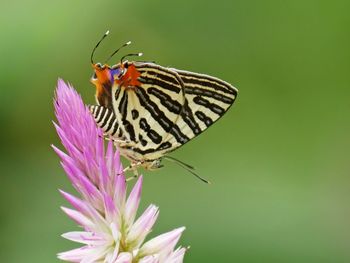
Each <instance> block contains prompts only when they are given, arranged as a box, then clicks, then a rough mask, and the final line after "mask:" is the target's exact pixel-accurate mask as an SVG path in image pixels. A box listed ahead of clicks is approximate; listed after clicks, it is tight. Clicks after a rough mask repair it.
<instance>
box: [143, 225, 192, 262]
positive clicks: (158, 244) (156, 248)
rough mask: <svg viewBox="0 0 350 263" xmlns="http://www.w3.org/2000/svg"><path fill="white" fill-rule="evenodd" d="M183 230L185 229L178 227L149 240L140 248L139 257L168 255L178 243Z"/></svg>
mask: <svg viewBox="0 0 350 263" xmlns="http://www.w3.org/2000/svg"><path fill="white" fill-rule="evenodd" d="M184 230H185V227H180V228H177V229H174V230H172V231H170V232H167V233H164V234H162V235H159V236H157V237H155V238H153V239H151V240H149V241H148V242H146V243H145V244H144V245H143V246H142V247H141V248H140V251H139V257H144V256H147V255H152V254H159V253H165V254H167V253H170V251H172V250H173V249H174V247H175V245H176V243H177V242H178V241H179V239H180V237H181V234H182V232H183V231H184Z"/></svg>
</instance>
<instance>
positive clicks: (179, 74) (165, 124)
mask: <svg viewBox="0 0 350 263" xmlns="http://www.w3.org/2000/svg"><path fill="white" fill-rule="evenodd" d="M108 33H109V32H108V31H107V32H106V34H105V35H104V36H103V37H102V38H101V39H100V41H99V42H98V43H97V44H96V46H95V48H94V49H93V51H92V53H91V64H92V67H93V70H94V74H93V76H92V78H91V82H92V83H93V84H94V85H95V87H96V95H95V97H96V101H97V104H98V105H92V106H90V111H91V113H92V114H93V116H94V118H95V121H96V123H97V125H98V126H99V127H100V128H101V129H102V130H103V132H104V133H105V135H106V136H109V137H110V138H111V139H113V140H114V142H115V144H116V145H117V147H118V148H119V150H120V153H121V155H123V156H124V157H126V158H127V159H129V160H130V161H131V166H130V167H139V166H142V167H144V168H145V169H147V170H154V169H158V168H160V167H162V164H161V160H162V158H167V159H168V160H171V161H176V162H177V163H178V164H180V165H181V166H183V167H184V168H186V169H188V170H190V171H191V172H192V170H193V167H192V166H190V165H187V164H185V163H183V162H181V161H179V160H177V159H174V158H172V157H170V156H167V154H168V153H170V152H172V151H174V150H175V149H177V148H179V147H180V146H182V145H184V144H185V143H187V142H188V141H190V140H191V139H192V138H194V137H196V136H198V135H199V134H200V133H202V132H203V131H205V130H206V129H207V128H208V127H210V126H211V125H212V124H213V123H214V122H215V121H217V120H218V119H219V118H220V117H222V116H223V115H224V113H225V112H226V111H227V110H228V109H229V108H230V107H231V106H232V104H233V102H234V101H235V99H236V97H237V93H238V90H237V89H236V88H235V87H233V86H232V85H231V84H229V83H227V82H225V81H223V80H220V79H218V78H215V77H212V76H209V75H205V74H199V73H194V72H189V71H185V70H178V69H175V68H168V67H163V66H160V65H157V64H155V63H153V62H141V61H127V60H125V58H126V57H129V56H141V55H142V54H141V53H137V54H127V55H125V56H123V57H122V58H121V60H120V63H118V64H116V65H113V66H110V65H108V64H107V63H104V64H101V63H94V62H93V55H94V52H95V50H96V48H97V47H98V46H99V44H100V43H101V42H102V40H103V39H104V38H105V37H106V36H107V35H108ZM129 44H130V42H127V43H125V44H124V45H123V46H121V47H120V48H118V49H117V50H116V51H115V52H114V53H112V54H111V56H110V57H109V59H110V58H111V57H113V56H114V55H115V54H116V53H117V52H118V51H119V50H120V49H121V48H123V47H125V46H127V45H129ZM109 59H108V60H109ZM108 60H107V61H108ZM124 60H125V61H124ZM195 175H196V174H195ZM196 176H197V175H196ZM197 177H198V176H197ZM200 179H201V180H203V181H205V180H204V179H203V178H200Z"/></svg>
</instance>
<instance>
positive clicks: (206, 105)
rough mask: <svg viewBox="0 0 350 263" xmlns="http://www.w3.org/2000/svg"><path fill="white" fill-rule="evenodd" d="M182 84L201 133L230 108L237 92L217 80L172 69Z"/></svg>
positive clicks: (230, 86)
mask: <svg viewBox="0 0 350 263" xmlns="http://www.w3.org/2000/svg"><path fill="white" fill-rule="evenodd" d="M172 70H174V71H175V72H177V73H178V75H179V76H180V78H181V80H182V81H183V83H184V91H185V97H186V100H187V102H188V105H189V109H190V111H191V114H192V115H193V116H194V120H195V122H196V123H197V124H198V125H199V127H200V130H201V132H203V131H204V130H205V129H207V128H208V127H209V126H211V125H212V124H213V123H214V122H215V121H217V120H218V119H219V118H220V117H221V116H222V115H224V113H225V112H226V111H227V110H228V109H229V108H230V107H231V105H232V104H233V102H234V101H235V99H236V97H237V93H238V90H237V89H236V88H234V87H233V86H232V85H230V84H229V83H227V82H225V81H223V80H220V79H218V78H215V77H212V76H209V75H205V74H199V73H194V72H189V71H184V70H178V69H172Z"/></svg>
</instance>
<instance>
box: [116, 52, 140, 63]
mask: <svg viewBox="0 0 350 263" xmlns="http://www.w3.org/2000/svg"><path fill="white" fill-rule="evenodd" d="M142 55H143V53H133V54H127V55H125V56H123V57H122V58H121V59H120V64H123V60H124V59H125V58H127V57H134V56H136V57H141V56H142Z"/></svg>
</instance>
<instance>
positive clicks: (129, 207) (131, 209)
mask: <svg viewBox="0 0 350 263" xmlns="http://www.w3.org/2000/svg"><path fill="white" fill-rule="evenodd" d="M141 190H142V176H140V178H139V179H138V180H137V182H136V184H135V185H134V188H133V189H132V191H131V193H130V195H129V198H128V201H126V206H125V213H124V219H125V221H126V222H125V223H126V224H127V225H128V226H131V225H132V223H133V222H134V219H135V216H136V211H137V208H138V207H139V203H140V198H141Z"/></svg>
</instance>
